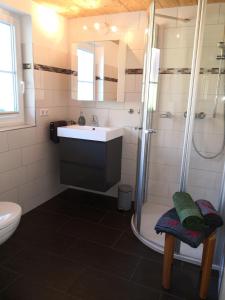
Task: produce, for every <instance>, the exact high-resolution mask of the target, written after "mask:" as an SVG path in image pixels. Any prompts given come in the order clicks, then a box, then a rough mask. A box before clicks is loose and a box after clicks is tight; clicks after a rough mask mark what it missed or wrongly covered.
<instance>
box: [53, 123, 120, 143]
mask: <svg viewBox="0 0 225 300" xmlns="http://www.w3.org/2000/svg"><path fill="white" fill-rule="evenodd" d="M57 134H58V136H59V137H65V138H72V139H81V140H90V141H99V142H107V141H110V140H113V139H115V138H118V137H120V136H122V135H123V128H117V127H93V126H79V125H70V126H64V127H58V129H57Z"/></svg>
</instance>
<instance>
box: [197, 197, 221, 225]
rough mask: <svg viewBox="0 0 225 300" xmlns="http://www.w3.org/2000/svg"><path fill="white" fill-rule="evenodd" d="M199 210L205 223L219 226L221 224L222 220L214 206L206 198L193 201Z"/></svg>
mask: <svg viewBox="0 0 225 300" xmlns="http://www.w3.org/2000/svg"><path fill="white" fill-rule="evenodd" d="M195 203H196V204H197V206H198V207H199V209H200V211H201V215H202V216H203V218H204V222H205V224H206V225H209V226H212V227H220V226H222V225H223V220H222V218H221V216H220V215H219V213H218V212H217V211H216V209H215V208H214V206H213V205H212V204H211V203H210V202H209V201H207V200H202V199H200V200H197V201H196V202H195Z"/></svg>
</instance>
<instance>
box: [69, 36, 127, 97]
mask: <svg viewBox="0 0 225 300" xmlns="http://www.w3.org/2000/svg"><path fill="white" fill-rule="evenodd" d="M125 66H126V44H125V43H124V42H123V41H120V40H108V41H87V42H78V43H75V44H73V45H72V70H73V74H72V85H71V87H72V99H73V100H78V101H100V102H102V101H114V102H123V101H124V86H125Z"/></svg>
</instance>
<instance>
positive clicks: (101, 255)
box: [66, 240, 139, 278]
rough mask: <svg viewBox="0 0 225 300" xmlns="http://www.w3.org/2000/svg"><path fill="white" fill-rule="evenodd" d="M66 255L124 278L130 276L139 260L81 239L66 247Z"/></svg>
mask: <svg viewBox="0 0 225 300" xmlns="http://www.w3.org/2000/svg"><path fill="white" fill-rule="evenodd" d="M66 257H67V258H69V259H71V260H76V261H80V262H82V263H83V264H86V265H87V266H92V267H94V268H96V269H99V270H102V271H106V272H108V273H111V274H115V275H118V276H121V277H124V278H130V276H131V274H132V273H133V272H134V270H135V268H136V265H137V263H138V260H139V259H138V258H137V257H135V256H133V255H129V254H125V253H122V252H119V251H117V250H113V249H111V248H108V247H104V246H101V245H96V244H94V243H90V242H87V241H83V240H81V241H77V243H76V245H74V246H73V247H71V248H70V249H68V251H67V253H66Z"/></svg>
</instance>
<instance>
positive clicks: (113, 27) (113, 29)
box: [110, 25, 118, 32]
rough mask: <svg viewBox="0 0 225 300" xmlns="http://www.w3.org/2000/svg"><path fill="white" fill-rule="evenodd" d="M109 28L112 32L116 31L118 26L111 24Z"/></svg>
mask: <svg viewBox="0 0 225 300" xmlns="http://www.w3.org/2000/svg"><path fill="white" fill-rule="evenodd" d="M110 29H111V31H112V32H117V31H118V27H117V26H115V25H113V26H111V27H110Z"/></svg>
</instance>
